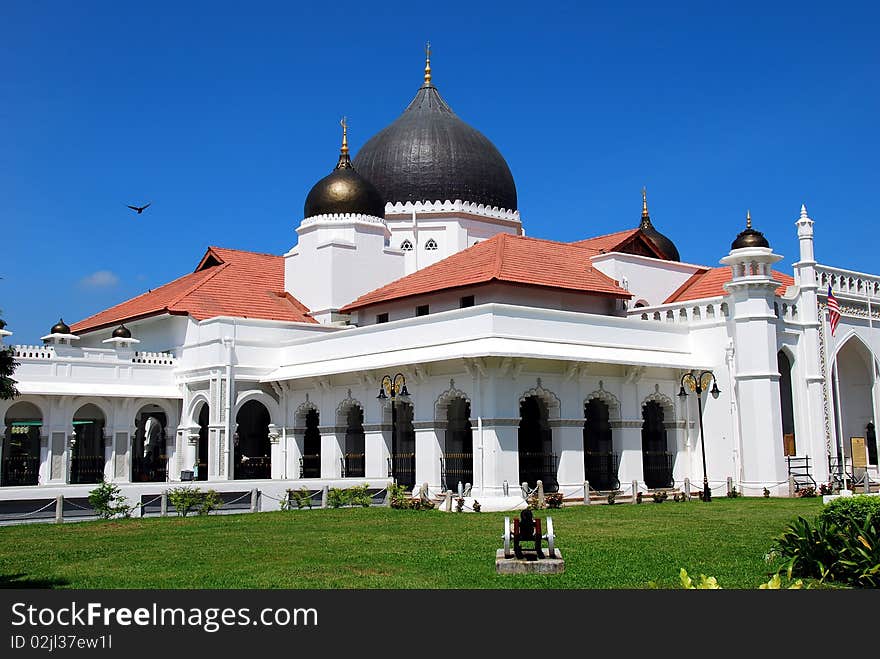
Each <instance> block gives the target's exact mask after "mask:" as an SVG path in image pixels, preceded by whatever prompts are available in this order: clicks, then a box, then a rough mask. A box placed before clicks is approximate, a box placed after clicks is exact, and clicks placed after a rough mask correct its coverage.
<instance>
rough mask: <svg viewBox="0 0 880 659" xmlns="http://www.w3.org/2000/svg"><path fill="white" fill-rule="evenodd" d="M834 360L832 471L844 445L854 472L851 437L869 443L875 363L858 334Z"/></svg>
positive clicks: (872, 417) (837, 468)
mask: <svg viewBox="0 0 880 659" xmlns="http://www.w3.org/2000/svg"><path fill="white" fill-rule="evenodd" d="M834 361H835V366H834V369H833V378H834V379H833V380H832V382H833V383H834V386H833V387H832V396H833V399H834V406H835V407H834V409H835V410H836V414H835V415H834V416H835V419H834V420H835V427H836V430H837V437H838V442H837V445H836V446H835V447H834V449H833V450H832V453H833V454H834V455H835V457H836V460H833V461H832V463H833V464H832V470H833V471H838V470H839V464H840V463H839V461H840V459H841V457H842V456H841V455H840V452H841V448H842V450H843V457H845V463H844V464H845V465H846V471H847V472H848V473H850V474H852V473H853V472H852V442H851V438H853V437H864V438H865V444H868V442H867V436H866V434H867V427H868V424H869V423H873V421H874V414H873V409H872V407H873V402H872V397H871V389H872V387H873V383H874V380H873V377H872V375H873V373H872V371H874V370H875V369H876V365H875V363H874V358H873V356H872V354H871V351H870V350H869V349H868V347H867V346H866V345H865V344H864V343H863V342H862V341H861V340H859V339H858V338H856V337H851V338H850V339H849V340H847V341H846V343H845V344H844V345H843V347H841V349H840V350H839V351H838V352H837V356H836V357H835V360H834ZM841 445H842V447H841ZM875 447H876V442H875Z"/></svg>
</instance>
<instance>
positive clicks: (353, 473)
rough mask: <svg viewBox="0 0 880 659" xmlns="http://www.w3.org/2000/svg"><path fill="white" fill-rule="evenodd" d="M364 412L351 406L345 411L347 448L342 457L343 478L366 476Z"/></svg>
mask: <svg viewBox="0 0 880 659" xmlns="http://www.w3.org/2000/svg"><path fill="white" fill-rule="evenodd" d="M365 446H366V442H365V435H364V410H363V408H362V407H361V406H360V405H350V406H349V407H348V408H347V409H346V410H345V447H344V449H343V455H342V476H343V478H363V476H364V474H365V467H364V461H365V457H366V453H365Z"/></svg>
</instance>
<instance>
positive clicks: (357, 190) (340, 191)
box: [303, 148, 385, 217]
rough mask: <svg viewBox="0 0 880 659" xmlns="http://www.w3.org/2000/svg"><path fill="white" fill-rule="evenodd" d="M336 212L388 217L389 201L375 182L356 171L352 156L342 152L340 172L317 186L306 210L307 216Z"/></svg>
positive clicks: (307, 200)
mask: <svg viewBox="0 0 880 659" xmlns="http://www.w3.org/2000/svg"><path fill="white" fill-rule="evenodd" d="M346 150H347V148H346ZM332 213H360V214H363V215H372V216H374V217H385V201H384V200H383V199H382V195H381V194H379V191H378V190H377V189H376V187H375V186H374V185H373V184H372V183H370V182H369V181H368V180H367V179H365V178H364V177H363V176H361V175H360V174H358V173H357V172H356V171H355V170H354V168H353V167H352V166H351V159H350V158H349V157H348V153H342V154H341V155H340V156H339V162H338V163H337V165H336V169H334V170H333V171H332V172H331V173H330V174H328V175H327V176H325V177H324V178H322V179H321V180H320V181H318V182H317V183H315V185H314V186H313V187H312V189H311V190H310V191H309V194H308V196H307V197H306V203H305V206H304V208H303V217H314V216H315V215H329V214H332Z"/></svg>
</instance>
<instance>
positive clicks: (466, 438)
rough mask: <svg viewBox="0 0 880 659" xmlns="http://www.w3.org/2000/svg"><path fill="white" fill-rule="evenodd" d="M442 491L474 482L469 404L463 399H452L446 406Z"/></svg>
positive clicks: (472, 440) (472, 441)
mask: <svg viewBox="0 0 880 659" xmlns="http://www.w3.org/2000/svg"><path fill="white" fill-rule="evenodd" d="M441 476H442V478H441V480H442V485H443V489H444V490H445V489H453V490H455V489H456V488H457V487H458V484H459V483H461V484H462V485H464V484H465V483H473V482H474V439H473V431H472V429H471V404H470V402H469V401H468V400H467V399H465V398H453V399H452V400H450V401H449V402H448V403H447V405H446V441H445V451H444V454H443V469H442V472H441Z"/></svg>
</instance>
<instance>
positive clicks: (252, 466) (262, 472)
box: [235, 456, 272, 480]
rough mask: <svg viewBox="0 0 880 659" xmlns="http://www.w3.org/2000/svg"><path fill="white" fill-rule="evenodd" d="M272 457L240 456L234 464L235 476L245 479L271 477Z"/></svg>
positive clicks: (238, 478)
mask: <svg viewBox="0 0 880 659" xmlns="http://www.w3.org/2000/svg"><path fill="white" fill-rule="evenodd" d="M271 477H272V458H270V457H268V456H256V457H251V456H247V457H244V456H242V458H241V460H239V461H238V464H237V465H235V478H236V479H237V480H245V479H249V478H271Z"/></svg>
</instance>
